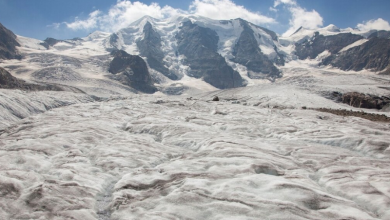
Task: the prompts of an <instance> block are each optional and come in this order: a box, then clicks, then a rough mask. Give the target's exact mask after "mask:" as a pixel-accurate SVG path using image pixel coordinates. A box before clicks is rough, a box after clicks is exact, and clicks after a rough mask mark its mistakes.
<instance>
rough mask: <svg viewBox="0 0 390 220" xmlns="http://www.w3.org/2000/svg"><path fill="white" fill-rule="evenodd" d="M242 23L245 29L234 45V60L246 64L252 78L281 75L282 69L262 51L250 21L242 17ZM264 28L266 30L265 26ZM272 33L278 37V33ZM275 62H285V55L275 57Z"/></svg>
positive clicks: (274, 36) (281, 63)
mask: <svg viewBox="0 0 390 220" xmlns="http://www.w3.org/2000/svg"><path fill="white" fill-rule="evenodd" d="M240 23H241V26H242V27H243V31H242V33H241V35H240V37H239V39H238V41H237V44H236V45H235V46H234V51H233V56H234V58H233V59H232V61H233V62H235V63H239V64H241V65H244V66H246V67H247V68H248V70H249V72H248V76H249V77H250V78H252V79H255V78H277V77H280V71H279V70H278V68H276V67H275V66H274V64H273V62H272V61H270V60H269V59H268V57H267V56H266V55H265V54H263V53H262V52H261V49H260V48H259V45H258V43H257V40H256V38H255V36H254V31H253V30H252V29H251V28H250V26H249V24H248V22H246V21H244V20H242V19H240ZM262 29H263V30H264V28H262ZM267 33H271V31H269V30H267ZM272 33H273V32H272ZM272 33H271V36H273V38H275V39H277V36H276V34H275V33H273V34H272ZM276 52H277V51H276ZM275 63H277V64H280V65H283V64H284V60H283V57H282V56H281V55H280V54H278V56H277V58H276V59H275Z"/></svg>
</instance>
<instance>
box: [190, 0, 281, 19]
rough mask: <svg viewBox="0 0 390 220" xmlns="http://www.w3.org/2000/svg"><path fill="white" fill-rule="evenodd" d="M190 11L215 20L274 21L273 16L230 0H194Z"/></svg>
mask: <svg viewBox="0 0 390 220" xmlns="http://www.w3.org/2000/svg"><path fill="white" fill-rule="evenodd" d="M189 11H190V13H191V14H196V15H201V16H204V17H208V18H212V19H216V20H224V19H225V20H228V19H235V18H242V19H245V20H248V21H250V22H253V23H255V24H269V23H276V21H275V20H274V19H273V18H270V17H267V16H264V15H261V14H260V13H258V12H252V11H249V10H248V9H246V8H245V7H244V6H241V5H236V4H235V3H234V2H232V1H230V0H195V1H193V2H192V3H191V5H190V10H189Z"/></svg>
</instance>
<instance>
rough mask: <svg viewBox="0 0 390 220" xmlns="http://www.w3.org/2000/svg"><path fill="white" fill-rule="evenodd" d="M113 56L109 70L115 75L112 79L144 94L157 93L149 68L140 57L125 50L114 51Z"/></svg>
mask: <svg viewBox="0 0 390 220" xmlns="http://www.w3.org/2000/svg"><path fill="white" fill-rule="evenodd" d="M111 55H113V56H114V59H113V60H112V61H111V63H110V67H109V70H108V71H109V72H110V73H112V74H113V75H112V77H111V78H113V79H115V80H118V81H120V82H121V83H122V84H124V85H128V86H130V87H132V88H134V89H136V90H138V91H141V92H144V93H154V92H156V91H157V89H156V87H154V85H153V81H152V78H151V76H150V74H149V71H148V67H147V65H146V63H145V61H144V60H143V59H142V58H141V57H140V56H134V55H130V54H128V53H126V52H125V51H123V50H116V51H113V52H112V53H111Z"/></svg>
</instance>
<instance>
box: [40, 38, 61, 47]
mask: <svg viewBox="0 0 390 220" xmlns="http://www.w3.org/2000/svg"><path fill="white" fill-rule="evenodd" d="M59 42H62V41H61V40H57V39H54V38H51V37H48V38H46V39H45V40H44V41H43V43H40V45H42V46H44V47H45V48H46V49H49V48H50V46H54V45H55V44H56V43H59Z"/></svg>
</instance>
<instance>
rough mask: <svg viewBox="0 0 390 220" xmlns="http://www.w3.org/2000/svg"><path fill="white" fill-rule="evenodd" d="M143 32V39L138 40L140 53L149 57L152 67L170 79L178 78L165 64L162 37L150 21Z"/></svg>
mask: <svg viewBox="0 0 390 220" xmlns="http://www.w3.org/2000/svg"><path fill="white" fill-rule="evenodd" d="M143 33H144V37H143V39H142V40H139V41H138V42H137V47H138V49H139V51H140V55H141V56H143V57H146V58H147V59H148V60H147V61H148V64H149V66H150V68H152V69H155V70H157V71H159V72H160V73H162V74H163V75H164V76H166V77H168V78H169V79H172V80H177V79H178V77H177V76H176V75H175V74H174V73H171V72H170V71H169V69H168V68H167V67H165V65H164V61H163V59H164V53H163V51H162V50H161V37H160V35H159V34H158V33H157V32H156V31H155V30H154V29H153V27H152V25H151V24H150V22H146V24H145V26H144V30H143Z"/></svg>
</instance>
